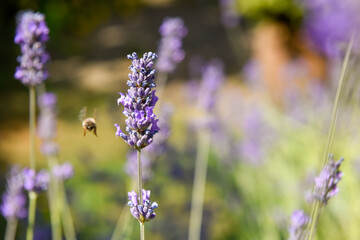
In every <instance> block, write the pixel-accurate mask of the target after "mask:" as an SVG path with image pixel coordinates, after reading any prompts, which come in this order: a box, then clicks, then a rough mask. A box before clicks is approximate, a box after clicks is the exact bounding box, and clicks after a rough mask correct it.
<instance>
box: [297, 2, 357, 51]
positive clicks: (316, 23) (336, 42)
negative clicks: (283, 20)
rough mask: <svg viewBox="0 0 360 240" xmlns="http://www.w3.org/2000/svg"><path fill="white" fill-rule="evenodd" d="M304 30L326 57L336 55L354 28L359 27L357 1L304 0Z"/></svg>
mask: <svg viewBox="0 0 360 240" xmlns="http://www.w3.org/2000/svg"><path fill="white" fill-rule="evenodd" d="M303 4H304V6H305V9H306V10H307V11H308V14H306V15H305V20H304V22H305V23H304V24H305V30H306V34H307V37H308V38H309V39H310V41H311V43H313V45H314V46H315V47H316V48H317V49H318V50H320V52H322V53H324V54H326V55H327V56H328V57H334V56H338V55H339V53H340V50H343V49H342V46H344V43H347V42H348V41H349V40H350V36H351V34H352V32H353V31H354V30H359V29H360V18H359V16H358V12H359V7H360V5H359V3H358V2H357V1H353V0H344V1H336V0H329V1H324V0H306V1H304V2H303Z"/></svg>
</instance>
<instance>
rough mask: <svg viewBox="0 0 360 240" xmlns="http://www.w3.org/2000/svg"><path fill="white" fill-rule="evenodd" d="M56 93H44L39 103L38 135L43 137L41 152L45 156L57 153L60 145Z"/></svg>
mask: <svg viewBox="0 0 360 240" xmlns="http://www.w3.org/2000/svg"><path fill="white" fill-rule="evenodd" d="M56 102H57V99H56V95H55V94H53V93H44V94H42V95H40V96H39V98H38V104H39V108H40V116H39V124H38V129H37V130H38V136H39V137H40V138H41V139H42V144H41V152H42V153H43V154H44V155H45V156H52V155H56V154H57V152H58V145H57V143H56V142H55V140H54V139H55V138H56V123H57V122H56V109H55V105H56Z"/></svg>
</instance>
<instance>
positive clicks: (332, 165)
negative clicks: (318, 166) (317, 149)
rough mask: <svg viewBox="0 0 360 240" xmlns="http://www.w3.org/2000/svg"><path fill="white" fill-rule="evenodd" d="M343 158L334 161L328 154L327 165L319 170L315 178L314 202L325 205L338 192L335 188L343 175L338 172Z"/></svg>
mask: <svg viewBox="0 0 360 240" xmlns="http://www.w3.org/2000/svg"><path fill="white" fill-rule="evenodd" d="M343 161H344V158H341V159H340V160H339V161H336V162H335V161H334V158H333V155H332V154H330V156H329V161H328V163H327V164H326V165H325V166H324V168H323V169H322V170H321V172H320V174H319V176H318V177H316V178H315V191H314V196H313V198H314V200H316V201H320V202H321V203H322V204H324V205H326V204H327V203H328V201H329V199H330V198H331V197H333V196H335V195H336V194H337V193H338V192H339V188H338V187H337V184H338V182H339V181H340V180H341V177H342V176H343V173H342V172H341V171H339V168H340V165H341V163H342V162H343Z"/></svg>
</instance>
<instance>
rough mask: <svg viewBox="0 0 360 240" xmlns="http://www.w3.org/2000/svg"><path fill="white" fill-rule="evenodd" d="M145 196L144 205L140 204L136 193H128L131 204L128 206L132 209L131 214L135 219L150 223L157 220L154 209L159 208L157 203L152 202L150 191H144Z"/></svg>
mask: <svg viewBox="0 0 360 240" xmlns="http://www.w3.org/2000/svg"><path fill="white" fill-rule="evenodd" d="M142 195H143V204H138V196H137V194H136V192H135V191H132V192H128V196H129V200H130V201H129V202H128V205H129V206H130V207H131V208H130V212H131V214H132V215H133V217H134V218H136V219H137V220H138V221H139V222H141V223H144V222H148V221H150V220H151V219H153V218H155V216H156V214H155V213H154V209H155V208H158V207H159V206H158V204H157V203H156V202H153V203H151V202H150V190H147V191H146V190H144V189H143V190H142Z"/></svg>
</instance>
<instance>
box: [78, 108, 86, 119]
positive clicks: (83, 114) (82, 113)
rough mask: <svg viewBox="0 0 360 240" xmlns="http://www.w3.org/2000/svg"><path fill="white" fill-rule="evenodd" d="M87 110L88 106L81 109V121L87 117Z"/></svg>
mask: <svg viewBox="0 0 360 240" xmlns="http://www.w3.org/2000/svg"><path fill="white" fill-rule="evenodd" d="M86 111H87V107H83V108H82V109H81V110H80V113H79V120H80V122H82V121H84V119H85V118H86Z"/></svg>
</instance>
